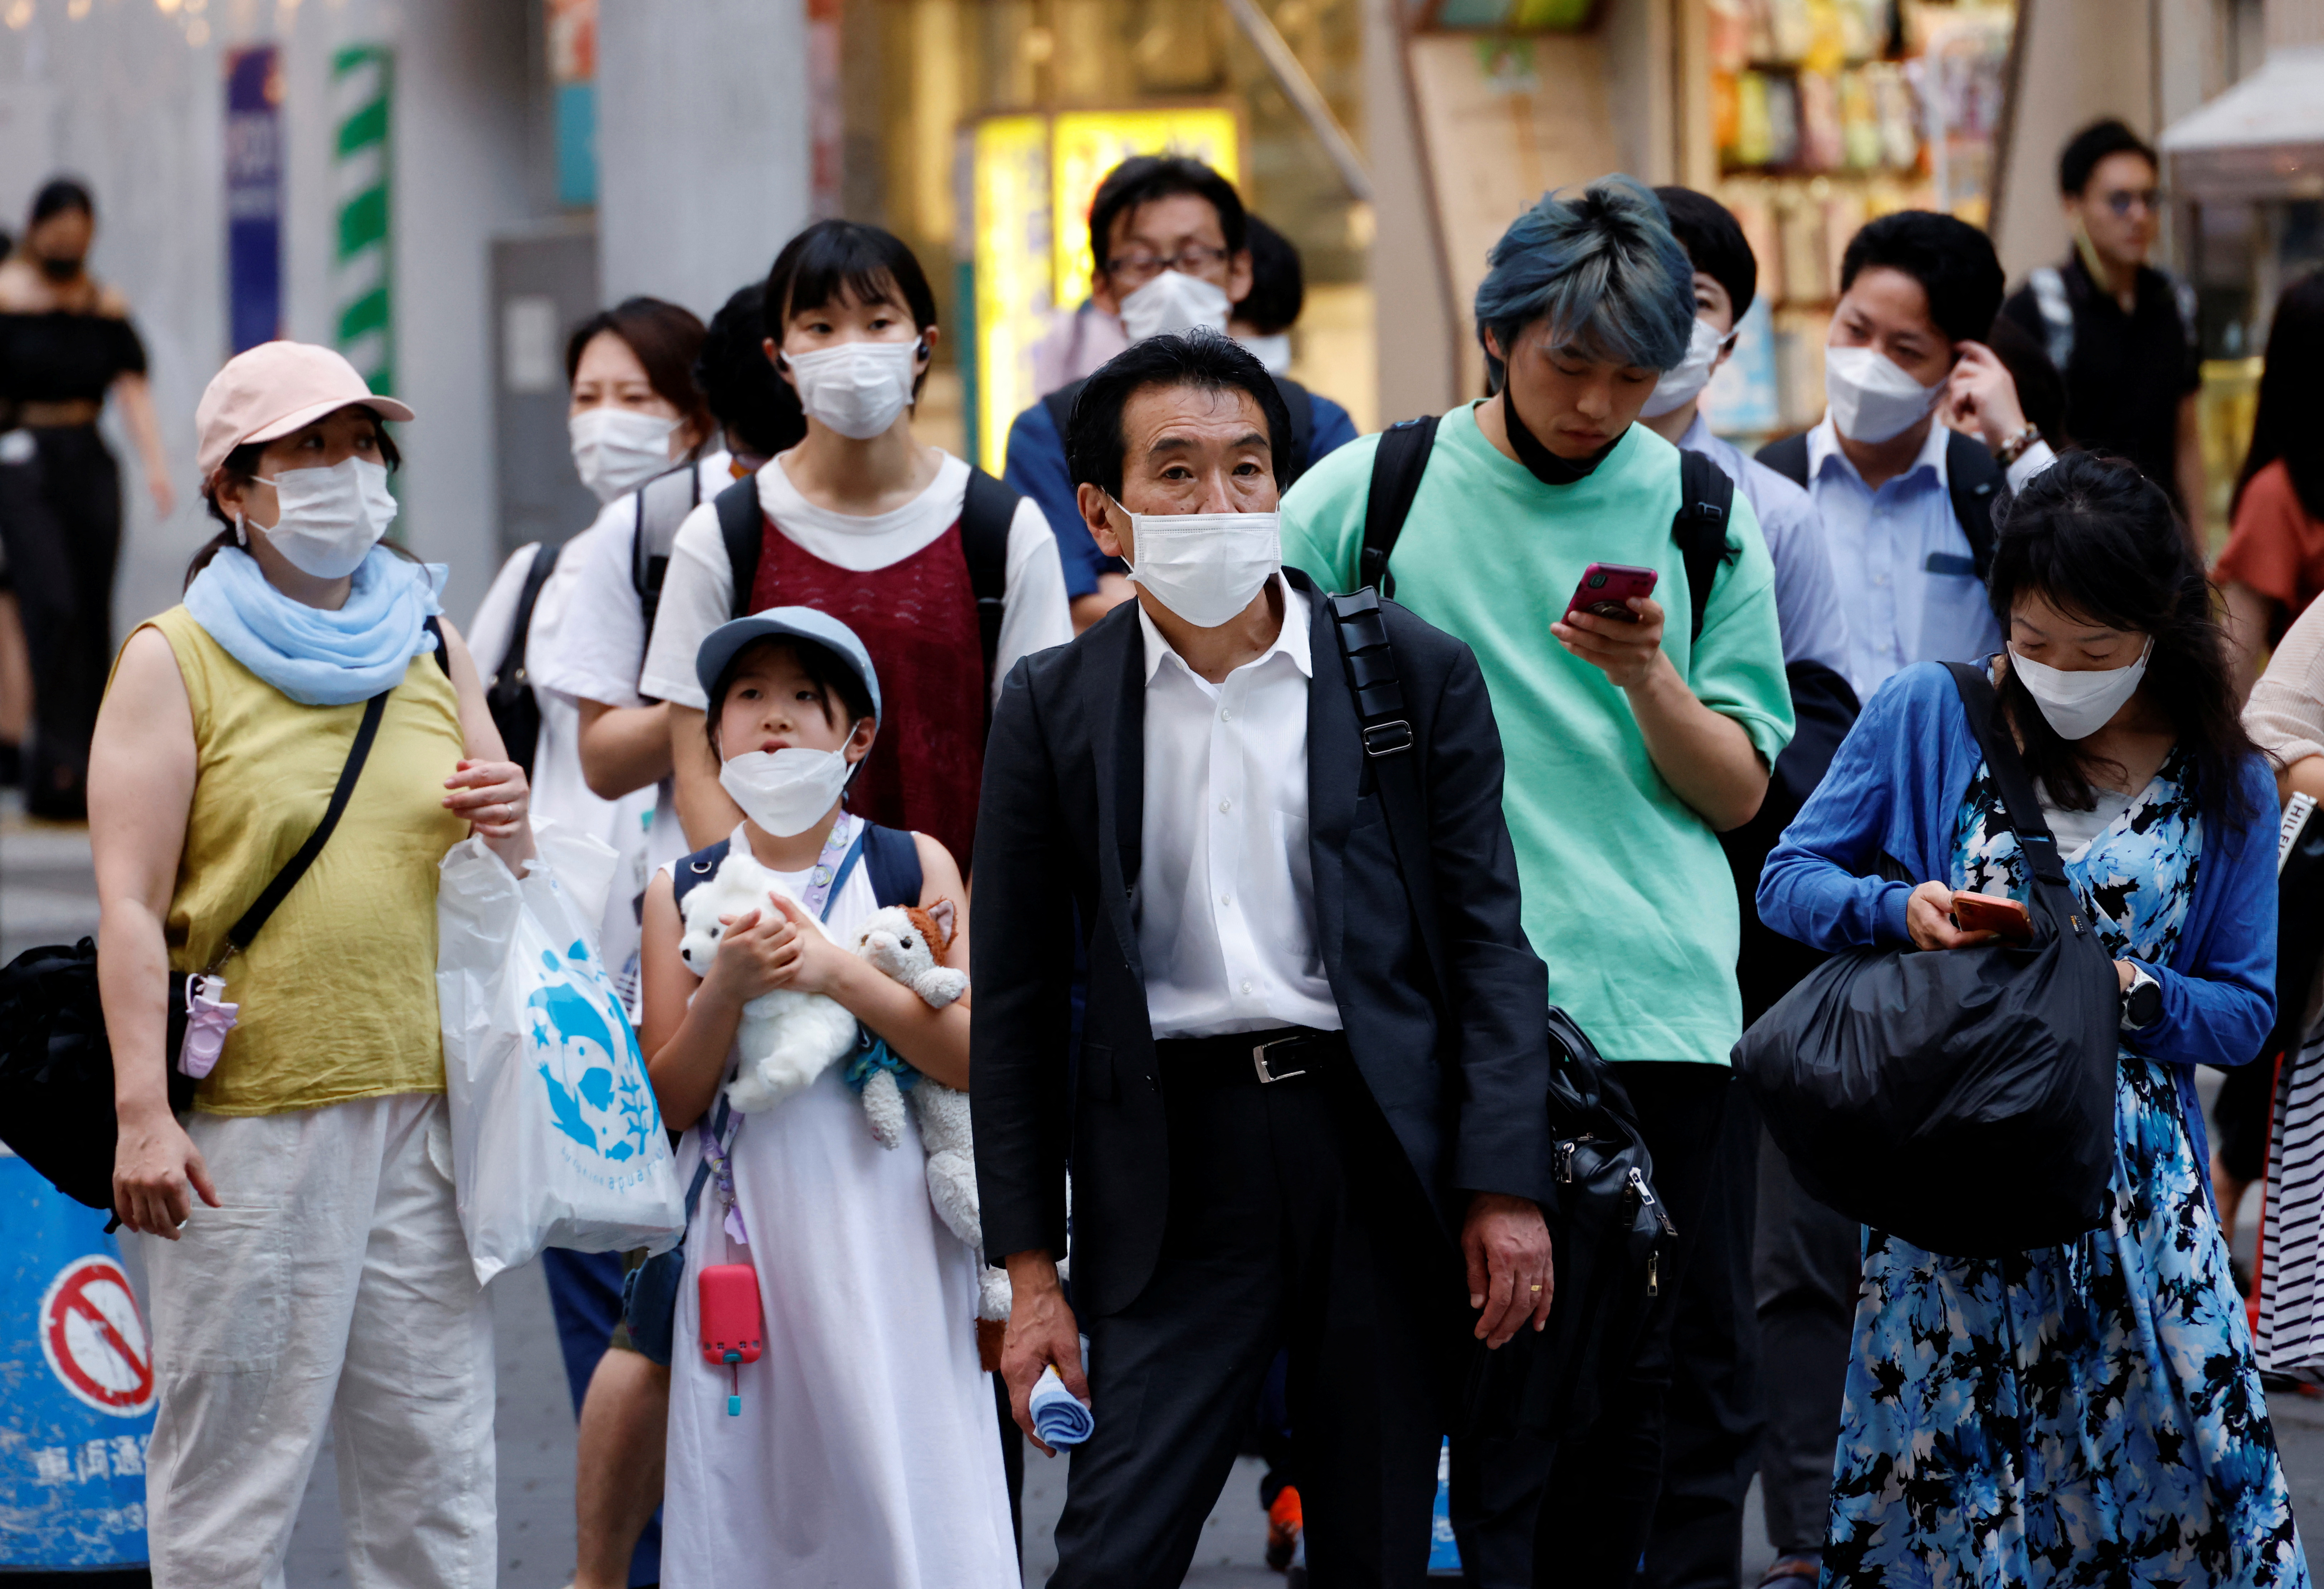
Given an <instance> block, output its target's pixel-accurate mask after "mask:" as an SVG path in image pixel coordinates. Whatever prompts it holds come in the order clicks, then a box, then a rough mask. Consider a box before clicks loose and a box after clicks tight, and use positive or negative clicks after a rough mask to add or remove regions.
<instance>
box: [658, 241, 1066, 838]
mask: <svg viewBox="0 0 2324 1589" xmlns="http://www.w3.org/2000/svg"><path fill="white" fill-rule="evenodd" d="M764 312H765V315H766V330H767V340H766V343H765V350H766V356H767V357H768V358H769V359H770V360H771V361H772V362H773V364H774V366H775V369H776V371H777V373H778V374H780V375H781V377H782V378H783V380H784V381H785V382H786V383H788V385H789V387H790V388H791V390H792V391H794V392H795V393H797V394H798V402H799V406H800V407H801V408H802V409H803V410H804V411H806V415H807V437H806V439H805V440H803V441H801V442H799V443H798V445H797V446H796V447H793V448H788V449H787V450H786V451H784V452H782V453H780V454H779V455H778V456H777V457H773V458H771V459H770V460H769V461H768V462H767V464H766V465H765V466H764V467H761V469H760V470H759V472H758V473H757V475H756V476H753V477H752V485H751V486H750V488H749V491H748V494H746V495H744V496H743V497H742V498H740V499H736V498H732V497H727V498H724V499H722V500H725V501H727V502H728V503H729V507H730V513H733V512H734V510H737V509H739V513H736V514H735V516H734V518H733V522H731V523H729V524H726V525H724V526H722V520H721V516H720V513H719V510H718V507H717V506H716V505H715V504H714V503H704V504H703V505H702V506H701V507H699V508H697V509H696V510H695V512H694V513H693V516H692V517H690V518H688V519H687V522H685V524H684V525H683V526H681V527H680V528H679V530H678V539H677V540H676V542H675V543H674V544H673V545H672V546H671V548H670V559H669V574H668V575H667V576H666V577H665V578H664V580H663V583H662V592H661V604H660V606H659V609H658V610H657V611H656V613H655V615H654V627H653V636H652V639H651V641H650V643H649V645H648V647H647V651H646V666H645V676H644V679H643V681H642V682H641V684H640V685H639V688H640V690H641V692H642V693H644V694H645V695H647V696H649V697H653V698H655V699H657V700H662V701H667V702H668V703H669V742H670V749H671V756H672V761H673V762H674V764H675V768H676V781H677V791H678V816H679V818H680V819H681V820H682V821H683V822H684V824H685V827H686V833H687V838H688V839H689V840H691V841H692V842H693V843H695V844H696V845H706V844H710V843H712V842H714V841H715V840H716V839H719V838H721V837H724V836H725V835H727V834H729V833H731V832H733V829H734V826H735V824H736V823H738V822H740V821H741V820H742V813H741V811H740V809H739V808H737V807H736V806H735V804H734V802H733V799H731V798H730V797H729V796H728V795H727V794H726V792H725V790H724V789H722V788H721V787H720V786H719V783H718V763H717V761H716V759H715V757H713V756H712V755H711V754H710V753H709V749H708V743H709V742H708V740H707V739H706V738H705V734H704V715H703V707H704V705H705V696H704V694H703V691H702V686H701V684H700V682H699V681H698V680H697V679H696V678H695V675H694V656H695V652H696V651H697V650H698V649H699V648H700V647H701V644H702V642H703V641H704V639H705V637H707V636H708V635H709V633H710V632H711V631H712V630H714V629H715V628H717V627H718V626H719V625H720V624H724V623H725V622H726V621H727V620H728V619H730V618H733V617H739V616H742V615H743V614H748V613H752V612H757V611H760V610H762V609H764V608H767V607H771V606H777V605H784V606H807V607H814V608H816V609H817V610H819V611H822V612H825V613H828V614H831V615H832V616H833V617H835V618H837V619H839V620H840V621H841V622H842V623H844V624H847V625H849V626H850V627H851V628H852V629H853V630H854V631H855V633H858V634H860V635H862V639H863V643H864V645H865V646H866V647H867V648H869V650H870V651H871V660H872V661H873V662H874V663H876V664H877V665H878V667H879V670H880V678H881V681H882V685H883V687H884V688H885V689H886V691H887V700H888V710H887V716H886V730H885V732H883V733H882V734H881V736H880V741H879V744H877V745H876V746H875V747H874V748H873V749H872V752H871V756H870V758H869V759H868V760H866V761H865V762H864V764H863V771H862V776H861V777H859V778H858V779H857V780H856V781H855V784H854V791H855V792H854V799H855V801H856V804H857V807H858V808H860V809H861V810H862V812H863V813H864V814H865V815H866V816H868V817H870V818H872V819H873V820H874V821H877V822H881V823H884V824H886V825H887V826H889V827H900V828H907V829H914V828H917V829H919V830H921V831H924V832H927V833H928V834H930V835H932V836H935V837H936V838H937V839H938V840H940V841H942V843H943V844H944V845H945V848H947V849H948V850H950V851H951V852H952V853H953V854H954V855H958V856H959V857H960V859H961V863H962V864H963V865H964V866H965V865H967V864H968V861H969V852H970V847H971V844H972V841H973V836H974V831H975V820H976V808H975V802H974V801H973V800H963V799H960V798H959V796H960V793H961V791H962V790H973V789H975V788H977V787H978V786H979V784H980V782H981V781H982V776H983V766H984V725H985V716H986V713H987V704H988V702H990V700H991V698H992V696H993V694H994V693H995V692H997V691H998V689H999V688H1000V684H1001V679H1003V678H1005V677H1006V676H1007V674H1008V672H1009V670H1010V668H1012V667H1014V666H1015V665H1016V663H1017V661H1018V659H1019V658H1020V657H1022V656H1024V655H1026V654H1027V653H1028V652H1030V651H1041V650H1045V649H1046V648H1047V647H1049V646H1053V645H1063V644H1064V643H1065V642H1067V641H1069V640H1071V639H1072V638H1073V637H1074V631H1073V622H1072V618H1071V616H1070V614H1069V613H1068V610H1067V607H1066V603H1065V576H1064V574H1063V573H1062V572H1061V571H1060V568H1059V565H1058V559H1057V545H1056V537H1055V536H1054V535H1052V534H1051V533H1050V531H1049V526H1048V522H1047V520H1046V519H1044V518H1043V517H1042V516H1041V511H1040V509H1039V508H1037V507H1036V506H1034V505H1033V504H1032V503H1028V502H1025V501H1023V500H1021V499H1019V500H1015V501H1013V503H1012V501H1011V499H1012V498H1014V496H1015V494H1014V493H1012V492H1010V491H1009V490H1008V488H1007V487H1005V486H1002V485H1000V483H999V482H997V481H993V480H991V479H990V478H989V477H988V478H986V479H984V480H983V481H982V483H981V485H979V486H978V488H977V489H975V490H972V482H973V476H974V475H975V474H976V471H975V470H973V468H972V467H971V466H970V465H969V464H968V463H967V462H966V461H965V460H964V459H961V458H956V457H952V456H951V455H950V454H948V453H946V452H945V451H944V450H943V449H942V448H934V447H928V446H925V445H923V444H922V443H921V442H920V441H919V440H918V439H917V438H915V437H914V435H913V433H912V415H913V409H914V405H915V404H916V403H917V402H918V399H919V393H920V386H921V383H923V382H925V381H926V380H927V372H928V368H929V365H930V361H931V359H932V358H933V356H934V353H935V348H936V338H937V335H938V331H937V327H936V295H935V294H934V293H933V292H931V291H929V290H928V282H927V276H926V275H925V274H924V273H922V272H921V270H920V263H919V261H918V259H916V258H914V257H913V254H912V251H911V250H910V249H909V248H907V247H906V246H905V245H903V243H902V242H901V241H900V240H899V239H898V238H897V237H896V236H894V235H893V234H891V233H889V232H884V231H882V230H881V229H880V228H879V227H877V226H862V225H859V224H858V223H856V222H853V221H837V220H832V221H818V222H816V224H815V225H814V226H809V227H807V230H805V231H803V232H801V233H799V234H798V236H796V237H793V238H792V239H791V240H790V241H789V242H788V243H787V244H785V245H783V251H782V253H781V254H779V255H777V256H776V259H775V263H774V269H773V270H772V271H771V272H770V273H769V275H768V277H767V289H766V303H765V310H764ZM978 503H983V504H985V506H986V507H987V508H989V509H990V510H991V517H990V519H985V518H982V517H980V516H979V514H978V513H976V512H974V511H973V509H975V508H976V507H977V505H978ZM737 530H739V531H740V537H739V540H740V546H739V550H741V551H742V557H740V558H738V557H737V556H736V551H737V550H738V545H737V540H735V539H733V538H732V536H733V531H737ZM980 549H982V551H983V552H984V553H987V554H989V557H987V558H985V559H982V560H983V564H984V566H985V567H986V568H990V569H993V570H997V571H998V572H999V574H1000V575H1001V577H1000V578H999V579H998V580H995V581H994V582H993V583H994V584H995V585H997V586H998V589H997V590H993V589H987V588H982V587H981V586H980V577H979V575H978V572H977V570H978V568H979V565H980ZM738 563H747V565H748V566H747V567H742V568H738ZM994 597H997V601H996V600H994V599H991V598H994ZM996 609H997V610H996ZM988 623H990V624H991V627H990V628H989V629H988V628H987V627H986V625H987V624H988Z"/></svg>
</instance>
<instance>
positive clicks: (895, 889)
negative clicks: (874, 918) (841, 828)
mask: <svg viewBox="0 0 2324 1589" xmlns="http://www.w3.org/2000/svg"><path fill="white" fill-rule="evenodd" d="M863 874H864V875H865V876H866V877H869V878H870V879H871V897H872V898H873V899H874V900H876V901H879V903H880V905H881V907H882V908H883V909H884V908H885V907H887V906H890V905H917V904H918V903H919V902H920V889H921V887H922V885H923V882H924V881H925V880H924V879H923V878H922V877H921V875H920V846H919V845H918V842H917V841H915V840H914V839H913V837H912V836H911V835H910V834H908V833H907V832H905V831H904V830H903V829H902V828H899V827H881V826H880V825H879V824H878V823H876V822H867V823H865V824H864V825H863Z"/></svg>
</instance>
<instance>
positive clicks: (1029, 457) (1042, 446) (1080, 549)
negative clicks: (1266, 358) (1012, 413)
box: [1001, 392, 1356, 600]
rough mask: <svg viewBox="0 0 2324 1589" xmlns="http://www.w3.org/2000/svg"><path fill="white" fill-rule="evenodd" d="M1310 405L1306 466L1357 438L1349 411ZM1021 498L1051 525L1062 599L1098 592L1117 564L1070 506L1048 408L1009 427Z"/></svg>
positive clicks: (1035, 409)
mask: <svg viewBox="0 0 2324 1589" xmlns="http://www.w3.org/2000/svg"><path fill="white" fill-rule="evenodd" d="M1307 401H1308V403H1309V404H1310V409H1309V416H1308V424H1309V427H1310V430H1309V435H1308V440H1307V464H1308V467H1311V468H1312V467H1314V463H1315V460H1316V459H1317V458H1320V457H1323V455H1324V454H1325V453H1327V452H1330V451H1331V450H1332V449H1333V448H1335V447H1343V446H1345V445H1346V444H1347V443H1349V442H1351V441H1353V440H1354V439H1356V422H1355V420H1351V419H1350V418H1349V417H1348V411H1347V410H1345V409H1343V408H1342V407H1341V406H1340V405H1339V404H1338V403H1336V402H1333V401H1332V400H1331V399H1330V398H1328V397H1325V396H1323V394H1322V393H1317V392H1310V393H1308V394H1307ZM1001 478H1002V479H1003V480H1006V481H1007V482H1008V483H1009V484H1010V485H1011V486H1013V487H1015V488H1016V491H1017V494H1018V495H1019V496H1025V497H1030V498H1031V499H1032V500H1033V503H1034V505H1036V506H1037V507H1038V508H1039V509H1040V510H1041V513H1042V514H1043V516H1044V517H1046V518H1047V520H1048V521H1049V531H1050V533H1051V534H1053V535H1055V536H1056V538H1057V559H1058V561H1060V562H1061V563H1063V564H1064V565H1065V595H1066V596H1068V597H1069V598H1073V599H1075V600H1078V599H1079V598H1080V597H1082V596H1088V595H1091V594H1092V593H1093V592H1094V591H1095V590H1096V589H1097V577H1098V576H1099V575H1100V574H1102V573H1104V572H1105V571H1106V570H1107V569H1109V568H1112V569H1116V570H1119V568H1120V564H1119V563H1118V562H1116V561H1115V560H1114V559H1111V558H1109V557H1107V556H1106V555H1105V554H1104V553H1103V552H1102V551H1100V550H1098V549H1097V542H1096V541H1094V540H1091V539H1090V532H1089V526H1087V525H1086V524H1084V523H1083V522H1082V513H1081V509H1080V507H1079V506H1077V505H1076V504H1075V503H1074V476H1073V471H1072V470H1071V469H1069V468H1067V467H1065V438H1064V437H1062V436H1060V435H1058V434H1057V422H1056V420H1053V419H1051V418H1050V417H1049V405H1048V404H1047V403H1045V402H1037V403H1035V404H1034V405H1033V406H1032V407H1030V408H1028V409H1027V410H1026V411H1024V412H1023V413H1021V414H1019V415H1018V416H1017V418H1016V420H1015V422H1014V423H1012V424H1011V425H1010V427H1009V458H1008V466H1007V467H1006V468H1005V469H1004V470H1003V472H1002V474H1001Z"/></svg>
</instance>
